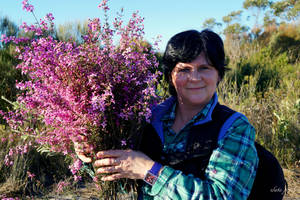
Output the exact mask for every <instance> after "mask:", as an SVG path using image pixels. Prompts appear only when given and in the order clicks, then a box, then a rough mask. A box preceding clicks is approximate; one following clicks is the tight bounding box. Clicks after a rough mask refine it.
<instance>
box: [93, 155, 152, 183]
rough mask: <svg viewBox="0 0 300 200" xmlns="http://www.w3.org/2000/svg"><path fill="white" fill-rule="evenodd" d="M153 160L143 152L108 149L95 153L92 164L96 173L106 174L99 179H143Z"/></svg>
mask: <svg viewBox="0 0 300 200" xmlns="http://www.w3.org/2000/svg"><path fill="white" fill-rule="evenodd" d="M153 164H154V161H153V160H151V159H150V158H149V157H148V156H146V155H145V154H143V153H141V152H139V151H133V150H109V151H100V152H98V153H97V160H96V161H95V163H94V166H95V167H96V168H98V169H97V171H96V173H97V174H102V175H104V174H107V175H106V176H103V177H102V179H101V180H103V181H112V180H116V179H120V178H130V179H144V177H145V175H146V173H147V171H148V170H150V169H151V167H152V166H153Z"/></svg>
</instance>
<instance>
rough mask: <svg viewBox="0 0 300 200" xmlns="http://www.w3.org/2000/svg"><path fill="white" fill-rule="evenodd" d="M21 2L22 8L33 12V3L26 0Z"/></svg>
mask: <svg viewBox="0 0 300 200" xmlns="http://www.w3.org/2000/svg"><path fill="white" fill-rule="evenodd" d="M22 4H23V10H26V11H27V12H33V10H34V7H33V5H31V4H29V3H28V0H23V1H22Z"/></svg>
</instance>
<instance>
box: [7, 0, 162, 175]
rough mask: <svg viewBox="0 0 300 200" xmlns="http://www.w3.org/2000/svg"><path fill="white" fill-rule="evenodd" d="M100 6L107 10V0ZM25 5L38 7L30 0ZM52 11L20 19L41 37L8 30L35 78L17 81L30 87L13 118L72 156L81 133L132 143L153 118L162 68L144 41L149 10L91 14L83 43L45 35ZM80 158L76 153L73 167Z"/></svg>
mask: <svg viewBox="0 0 300 200" xmlns="http://www.w3.org/2000/svg"><path fill="white" fill-rule="evenodd" d="M99 7H100V8H102V9H103V10H104V12H107V11H108V10H109V8H108V6H107V1H106V0H104V1H103V2H102V3H101V4H100V5H99ZM23 8H24V9H26V10H27V11H30V12H33V6H31V5H30V4H29V3H28V1H27V0H24V1H23ZM53 19H54V18H53V16H52V14H48V15H47V16H46V20H48V21H49V22H50V23H46V22H45V21H43V20H41V21H40V24H38V25H27V24H26V23H24V24H23V25H22V26H21V28H23V29H24V30H25V31H29V32H33V33H35V34H36V35H38V36H39V37H35V38H33V39H30V38H14V37H10V38H8V37H6V36H3V38H2V41H4V42H14V43H15V44H16V45H17V48H16V54H17V56H18V58H19V59H20V61H21V63H20V64H19V65H17V68H19V69H21V70H22V73H24V74H27V75H28V77H29V78H30V80H29V81H25V82H19V83H17V87H18V88H19V89H20V90H23V91H24V95H21V96H19V98H18V102H19V103H20V105H22V106H20V108H19V109H18V110H17V111H16V112H15V113H14V115H15V117H8V118H7V120H8V121H9V123H10V124H11V127H12V128H13V129H18V128H19V127H24V126H26V124H27V125H28V124H29V125H28V126H29V128H27V131H23V132H22V134H26V135H30V136H31V137H32V138H34V140H35V142H36V143H38V144H42V145H47V146H50V147H51V150H52V151H56V152H62V153H64V154H68V155H71V156H72V157H74V149H73V142H74V141H77V142H78V141H79V142H80V141H81V138H82V137H81V136H82V135H85V136H87V138H89V142H90V143H91V145H92V146H93V145H94V146H95V147H97V146H98V148H99V146H100V148H128V145H129V142H128V138H129V137H130V136H131V135H132V133H133V132H134V131H136V128H137V127H139V126H140V125H141V124H142V122H143V121H149V118H150V116H151V107H152V106H153V105H154V104H155V103H156V101H157V96H156V94H155V91H156V84H157V79H158V77H159V76H160V75H161V74H160V73H159V72H158V70H157V67H158V61H157V59H156V56H155V52H154V50H153V49H151V48H150V45H147V43H145V42H144V38H143V35H144V26H143V18H141V17H140V16H139V15H138V13H134V14H133V15H132V18H131V19H130V20H129V22H128V23H127V24H125V23H124V22H123V21H122V19H121V18H120V17H117V18H116V19H115V21H114V22H113V24H112V25H111V26H110V25H109V24H108V21H104V22H101V20H100V19H98V18H96V19H93V20H90V22H89V25H88V27H89V31H88V33H87V34H86V35H85V36H83V38H84V42H82V43H81V44H75V43H72V42H64V41H57V40H55V39H54V38H53V37H51V36H43V33H44V32H45V31H47V30H49V27H52V26H53V23H52V20H53ZM116 38H119V40H118V41H116ZM24 44H25V45H24ZM11 115H13V114H11ZM18 115H20V116H18ZM28 116H30V120H29V119H28ZM16 119H20V120H19V121H16ZM25 122H26V123H25ZM29 122H30V123H29ZM30 124H31V125H30ZM37 124H42V126H41V125H39V126H37ZM23 130H24V129H23ZM95 137H98V139H95ZM99 138H100V139H99ZM104 138H105V139H104ZM96 141H97V142H98V143H96ZM99 141H100V142H99ZM8 162H9V160H8ZM79 166H80V163H78V162H77V161H75V162H74V164H73V165H72V166H71V170H72V173H73V172H74V173H73V174H75V173H76V172H77V171H78V170H79V168H80V167H79Z"/></svg>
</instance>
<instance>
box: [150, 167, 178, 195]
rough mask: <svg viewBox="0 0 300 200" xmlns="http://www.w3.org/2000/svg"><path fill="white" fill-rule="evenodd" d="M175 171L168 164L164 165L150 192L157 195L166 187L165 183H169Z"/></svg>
mask: <svg viewBox="0 0 300 200" xmlns="http://www.w3.org/2000/svg"><path fill="white" fill-rule="evenodd" d="M174 172H175V170H174V169H172V168H171V167H168V166H164V167H163V170H162V171H161V173H160V175H159V176H158V178H157V180H156V182H155V183H154V185H153V186H152V188H151V190H150V192H149V194H150V195H151V196H154V195H157V194H158V193H159V192H160V191H161V189H162V188H163V187H164V185H165V184H166V183H167V181H168V180H169V178H170V177H171V175H172V174H173V173H174Z"/></svg>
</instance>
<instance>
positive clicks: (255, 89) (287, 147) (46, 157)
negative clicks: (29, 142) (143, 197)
mask: <svg viewBox="0 0 300 200" xmlns="http://www.w3.org/2000/svg"><path fill="white" fill-rule="evenodd" d="M244 10H251V11H252V13H253V16H252V17H254V18H255V19H256V20H255V21H256V23H255V24H254V26H253V27H248V26H246V25H244V24H241V23H240V17H241V15H242V13H243V11H244ZM299 15H300V1H299V0H281V1H276V2H271V1H268V0H245V1H244V4H243V9H241V10H238V11H234V12H231V13H229V14H228V15H227V16H224V17H223V21H222V22H217V21H216V20H215V19H214V18H209V19H207V20H206V21H205V22H204V24H203V28H209V29H212V30H215V31H216V32H218V33H219V34H221V35H222V36H223V37H224V43H225V49H226V56H227V57H226V58H227V63H228V67H229V68H230V69H231V70H230V71H229V72H228V73H227V75H226V76H225V79H224V80H223V81H222V82H221V84H220V85H219V88H218V95H219V98H220V101H221V103H223V104H226V105H228V106H230V107H231V108H233V109H235V110H237V111H239V112H242V113H244V114H245V115H246V116H247V117H248V118H249V120H250V122H251V123H252V124H253V125H254V126H255V128H256V131H257V135H256V140H257V141H258V142H259V143H260V144H262V145H263V146H264V147H265V148H267V149H268V150H269V151H271V152H272V153H273V154H274V155H275V156H276V157H277V159H278V160H279V162H280V164H281V165H282V167H283V168H284V173H285V176H286V178H287V180H288V184H289V192H288V194H287V195H286V197H285V198H286V199H294V198H300V192H299V191H300V19H299ZM261 16H263V19H264V20H263V21H260V20H258V19H260V18H261ZM86 31H87V23H86V22H76V23H75V22H74V23H67V24H63V25H59V26H58V27H56V29H55V31H54V32H51V33H49V34H51V35H52V36H53V37H55V38H56V39H57V40H63V41H66V40H73V41H74V42H77V43H80V42H81V35H83V34H85V33H86ZM0 34H5V35H7V36H22V35H24V34H25V33H24V32H22V31H21V30H20V29H19V28H18V27H17V26H16V24H15V23H14V22H12V21H11V20H10V19H9V18H8V17H5V16H0ZM145 45H149V43H148V42H147V41H145ZM14 48H15V47H14V46H13V45H12V44H9V43H8V44H4V43H0V96H3V97H4V99H7V100H9V101H10V102H11V103H12V104H11V103H9V102H8V101H7V100H3V99H1V100H0V110H3V111H9V110H12V109H13V102H15V101H16V98H17V96H18V94H19V91H18V90H17V89H16V88H15V82H16V80H25V79H27V77H26V76H24V75H22V74H21V73H20V71H18V70H16V69H15V68H14V66H15V65H16V64H18V62H19V61H18V59H17V58H15V57H14V53H13V50H14ZM161 55H162V53H161V52H157V56H158V58H159V59H161ZM165 89H166V87H165V83H164V82H163V81H162V82H161V83H160V87H159V90H158V92H160V94H161V95H165V96H167V95H168V94H167V93H166V92H165ZM8 131H9V129H8V128H7V125H6V124H5V122H4V120H3V119H0V139H1V138H6V136H7V135H8ZM19 142H20V143H22V138H20V140H19ZM17 145H18V143H16V142H14V143H12V142H10V140H1V141H0V149H1V151H0V161H1V162H0V163H1V165H0V198H4V197H19V198H27V197H28V198H29V197H30V196H35V197H39V196H40V198H42V197H45V198H46V196H47V194H48V195H50V196H51V195H52V196H53V194H55V195H56V194H58V193H59V191H61V190H60V187H61V186H62V185H65V186H66V187H65V188H67V190H66V189H65V190H64V192H65V193H69V194H73V196H72V195H71V198H75V196H76V195H77V196H78V195H79V196H80V197H81V198H83V199H84V197H83V196H84V195H90V196H89V197H91V196H93V195H95V194H96V193H97V192H96V190H95V188H94V189H93V188H91V187H89V190H87V189H86V184H89V182H90V181H91V180H90V178H89V177H88V176H86V177H85V179H84V180H85V181H83V182H79V183H76V184H74V183H72V178H71V174H70V172H69V169H68V162H69V161H68V159H66V158H65V157H64V156H63V155H58V154H55V153H53V152H49V151H45V150H43V148H39V149H31V150H30V151H29V153H27V154H24V155H20V156H19V157H18V158H17V159H16V162H15V163H14V165H13V166H11V167H7V166H5V165H4V164H2V163H4V159H5V155H6V154H7V153H9V149H10V148H11V147H16V146H17ZM28 171H30V172H33V173H34V174H35V176H34V177H31V176H30V174H28V173H27V172H28ZM84 185H85V186H84ZM84 188H85V189H84ZM84 192H85V194H83V193H84ZM45 195H46V196H45ZM74 195H75V196H74ZM50 196H48V197H47V198H50ZM86 197H87V196H86ZM53 198H54V197H53ZM87 198H88V197H87Z"/></svg>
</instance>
